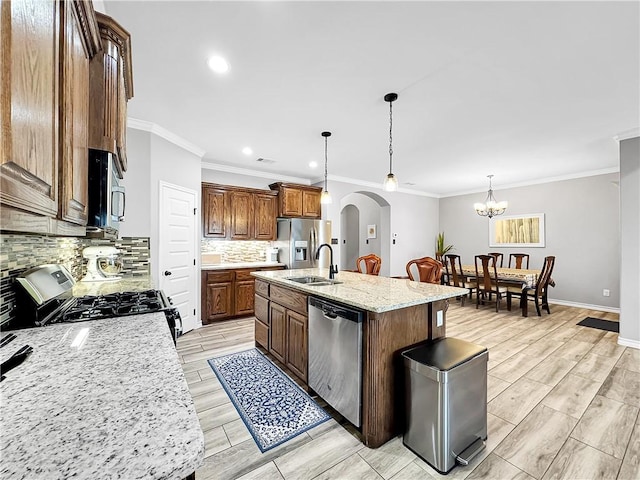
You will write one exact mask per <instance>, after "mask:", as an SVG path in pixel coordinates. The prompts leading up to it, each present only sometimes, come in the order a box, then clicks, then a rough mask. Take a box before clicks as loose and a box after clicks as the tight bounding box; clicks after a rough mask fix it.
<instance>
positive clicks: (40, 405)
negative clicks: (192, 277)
mask: <svg viewBox="0 0 640 480" xmlns="http://www.w3.org/2000/svg"><path fill="white" fill-rule="evenodd" d="M6 333H7V332H6V331H4V332H3V334H6ZM12 333H14V334H16V335H17V338H16V339H15V340H13V341H12V342H11V343H9V344H8V345H7V346H5V347H3V348H2V350H1V351H0V357H1V360H2V361H4V360H6V359H7V358H8V357H9V356H10V355H11V354H12V353H13V352H15V351H16V350H18V349H19V348H20V347H22V346H24V345H27V344H28V345H30V346H32V347H33V353H32V354H31V355H30V356H29V357H28V358H27V359H26V360H25V362H24V363H23V364H22V365H19V366H18V367H16V368H14V369H12V370H10V371H8V372H6V373H5V376H6V378H5V379H4V380H3V381H2V382H1V383H0V405H2V415H1V416H0V432H1V433H0V451H1V452H2V455H1V456H0V478H2V479H14V478H16V479H18V478H20V479H22V478H29V479H46V480H51V479H64V478H76V479H92V480H93V479H96V478H122V479H125V478H126V479H131V480H133V479H161V478H162V479H183V478H187V477H189V476H190V475H192V474H193V472H195V470H196V469H197V468H198V467H199V466H200V465H201V464H202V462H203V460H204V438H203V434H202V430H201V428H200V424H199V421H198V417H197V416H196V411H195V408H194V405H193V400H192V397H191V394H190V393H189V388H188V386H187V383H186V381H185V378H184V374H183V372H182V368H181V365H180V361H179V359H178V354H177V352H176V349H175V347H174V344H173V341H172V338H171V335H170V333H169V329H168V328H167V321H166V318H165V315H164V313H162V312H157V313H148V314H144V315H131V316H127V317H118V318H110V319H104V320H93V321H86V322H80V323H64V324H62V323H60V324H55V325H49V326H46V327H42V328H31V329H24V330H14V331H13V332H12Z"/></svg>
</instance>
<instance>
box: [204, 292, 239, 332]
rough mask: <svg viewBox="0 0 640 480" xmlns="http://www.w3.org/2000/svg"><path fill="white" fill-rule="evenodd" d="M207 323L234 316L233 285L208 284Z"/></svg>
mask: <svg viewBox="0 0 640 480" xmlns="http://www.w3.org/2000/svg"><path fill="white" fill-rule="evenodd" d="M206 297H207V303H206V306H207V308H206V312H207V315H206V320H207V323H209V322H212V321H216V320H223V319H225V318H227V317H230V316H232V315H233V303H232V300H233V283H232V282H220V283H208V284H207V291H206Z"/></svg>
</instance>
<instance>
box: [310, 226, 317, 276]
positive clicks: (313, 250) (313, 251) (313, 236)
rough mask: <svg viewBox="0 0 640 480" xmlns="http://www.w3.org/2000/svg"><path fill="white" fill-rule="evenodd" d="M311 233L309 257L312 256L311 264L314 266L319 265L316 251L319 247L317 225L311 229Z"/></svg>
mask: <svg viewBox="0 0 640 480" xmlns="http://www.w3.org/2000/svg"><path fill="white" fill-rule="evenodd" d="M310 235H311V243H310V245H311V252H310V253H309V257H310V258H311V266H312V267H317V266H318V265H317V262H316V252H317V249H318V236H317V232H316V229H315V227H314V228H312V229H311V232H310Z"/></svg>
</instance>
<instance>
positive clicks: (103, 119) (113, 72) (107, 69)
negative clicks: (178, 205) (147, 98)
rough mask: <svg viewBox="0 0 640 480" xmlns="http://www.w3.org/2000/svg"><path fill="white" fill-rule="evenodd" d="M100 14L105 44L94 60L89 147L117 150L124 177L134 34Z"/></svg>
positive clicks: (101, 32)
mask: <svg viewBox="0 0 640 480" xmlns="http://www.w3.org/2000/svg"><path fill="white" fill-rule="evenodd" d="M96 17H97V20H98V25H99V27H100V38H101V41H102V47H103V48H102V52H101V54H100V55H96V56H95V57H94V58H93V59H92V60H91V64H90V95H91V104H90V111H89V148H94V149H96V150H103V151H107V152H111V153H113V154H114V155H115V158H116V162H115V165H116V169H117V170H118V175H119V176H120V177H121V178H122V173H123V172H124V171H126V169H127V153H126V129H127V101H128V100H129V99H131V97H133V73H132V64H131V37H130V35H129V32H127V31H126V30H125V29H124V28H122V26H121V25H120V24H119V23H118V22H116V21H115V20H113V19H112V18H111V17H109V16H107V15H104V14H102V13H96Z"/></svg>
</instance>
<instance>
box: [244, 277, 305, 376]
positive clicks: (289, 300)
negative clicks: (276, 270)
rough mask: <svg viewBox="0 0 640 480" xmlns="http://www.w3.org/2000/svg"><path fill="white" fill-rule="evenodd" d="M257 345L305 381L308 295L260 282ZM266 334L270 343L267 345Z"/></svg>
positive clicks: (257, 292) (256, 303)
mask: <svg viewBox="0 0 640 480" xmlns="http://www.w3.org/2000/svg"><path fill="white" fill-rule="evenodd" d="M255 292H256V294H255V305H256V312H255V316H256V321H255V332H256V343H257V344H259V345H261V346H263V347H264V348H265V349H266V350H267V351H268V352H269V353H270V354H271V355H273V357H274V358H276V359H277V360H279V361H280V362H282V363H283V364H284V365H285V366H287V367H288V368H289V369H290V370H291V371H292V372H293V373H294V374H295V375H296V376H298V377H299V378H300V379H301V380H302V381H303V382H305V383H306V381H307V371H308V351H309V349H308V336H309V334H308V316H307V295H305V294H303V293H300V292H297V291H294V290H291V289H288V288H285V287H281V286H279V285H270V284H269V283H268V282H266V281H264V280H261V279H258V280H256V288H255ZM265 331H266V332H267V333H268V342H266V343H265V341H264V336H265Z"/></svg>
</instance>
